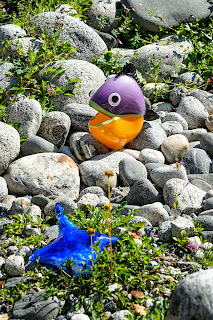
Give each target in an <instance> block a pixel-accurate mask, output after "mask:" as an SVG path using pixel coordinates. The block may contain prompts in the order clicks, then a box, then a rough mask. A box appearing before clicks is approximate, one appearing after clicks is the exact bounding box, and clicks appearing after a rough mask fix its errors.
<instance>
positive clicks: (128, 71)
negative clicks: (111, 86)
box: [116, 62, 141, 88]
mask: <svg viewBox="0 0 213 320" xmlns="http://www.w3.org/2000/svg"><path fill="white" fill-rule="evenodd" d="M122 74H125V75H127V76H131V77H133V78H134V79H135V81H136V82H137V84H138V85H139V87H140V88H141V84H140V81H139V79H138V76H137V73H136V67H135V65H134V64H133V63H131V62H130V63H128V62H127V63H126V64H125V65H124V66H123V67H122V68H121V70H120V72H119V73H118V74H117V76H116V78H118V77H119V76H121V75H122Z"/></svg>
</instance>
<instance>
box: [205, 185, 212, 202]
mask: <svg viewBox="0 0 213 320" xmlns="http://www.w3.org/2000/svg"><path fill="white" fill-rule="evenodd" d="M207 183H208V182H207ZM208 184H209V183H208ZM209 185H210V184H209ZM211 197H213V189H212V186H211V189H209V190H208V191H207V192H206V195H205V200H206V199H208V198H211Z"/></svg>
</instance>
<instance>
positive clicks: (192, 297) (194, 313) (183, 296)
mask: <svg viewBox="0 0 213 320" xmlns="http://www.w3.org/2000/svg"><path fill="white" fill-rule="evenodd" d="M212 294H213V270H212V269H209V270H202V271H199V272H195V273H192V274H190V275H188V276H187V277H186V278H185V279H183V280H182V281H181V282H180V283H179V284H178V286H177V287H176V288H175V290H174V292H173V295H172V298H171V301H170V305H169V309H168V311H167V316H166V318H167V320H189V319H194V320H201V319H206V320H207V319H208V320H211V319H212V318H213V301H212ZM198 301H199V303H198Z"/></svg>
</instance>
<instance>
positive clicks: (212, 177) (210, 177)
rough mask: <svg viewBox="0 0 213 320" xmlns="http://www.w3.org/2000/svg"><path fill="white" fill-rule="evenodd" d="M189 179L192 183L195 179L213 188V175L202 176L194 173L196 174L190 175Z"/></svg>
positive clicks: (203, 174)
mask: <svg viewBox="0 0 213 320" xmlns="http://www.w3.org/2000/svg"><path fill="white" fill-rule="evenodd" d="M188 179H189V181H190V182H191V181H192V180H194V179H201V180H203V181H206V182H208V183H209V184H210V185H211V186H212V188H213V173H208V174H205V173H202V174H198V173H194V174H188Z"/></svg>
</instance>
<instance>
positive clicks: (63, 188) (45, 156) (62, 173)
mask: <svg viewBox="0 0 213 320" xmlns="http://www.w3.org/2000/svg"><path fill="white" fill-rule="evenodd" d="M35 168H36V170H35ZM4 178H5V180H6V181H7V185H8V190H9V192H10V193H12V194H17V195H24V194H29V193H30V194H32V195H37V194H41V193H42V194H44V195H46V196H59V195H67V196H70V197H71V198H72V199H76V198H77V197H78V194H79V187H80V177H79V172H78V167H77V165H76V164H75V162H74V161H73V160H72V159H70V158H69V157H68V156H66V155H64V154H60V153H42V154H34V155H30V156H26V157H23V158H21V159H18V160H16V161H14V162H13V163H12V164H11V165H10V167H9V168H8V170H7V173H6V175H5V176H4Z"/></svg>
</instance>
